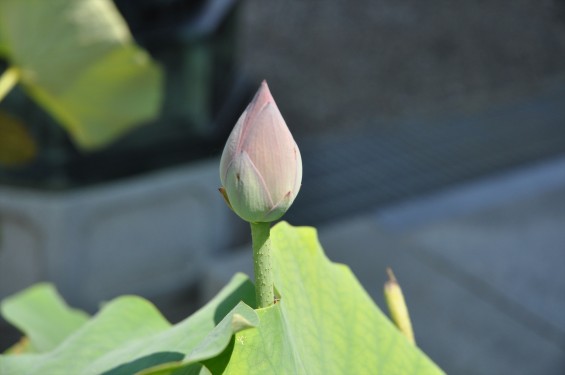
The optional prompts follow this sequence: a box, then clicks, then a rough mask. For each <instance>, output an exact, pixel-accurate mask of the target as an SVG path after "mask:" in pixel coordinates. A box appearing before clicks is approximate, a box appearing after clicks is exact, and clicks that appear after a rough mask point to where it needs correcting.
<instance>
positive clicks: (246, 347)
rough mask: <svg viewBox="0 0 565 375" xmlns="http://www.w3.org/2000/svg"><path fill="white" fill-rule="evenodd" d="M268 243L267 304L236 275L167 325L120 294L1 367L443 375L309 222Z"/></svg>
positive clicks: (283, 226) (154, 374) (112, 372)
mask: <svg viewBox="0 0 565 375" xmlns="http://www.w3.org/2000/svg"><path fill="white" fill-rule="evenodd" d="M272 244H273V269H274V276H275V287H276V288H277V291H278V292H279V294H280V297H281V299H280V301H279V302H278V303H277V304H275V305H273V306H270V307H268V308H265V309H258V310H253V309H252V308H250V307H249V306H248V305H247V304H249V305H251V306H253V305H254V298H253V295H254V290H253V286H252V285H251V284H250V282H249V280H248V279H247V278H245V277H244V276H241V275H238V276H236V277H235V278H234V279H233V280H232V281H231V282H230V284H229V285H228V286H227V287H226V288H225V289H224V290H223V291H222V292H221V293H220V294H219V295H218V296H217V297H216V298H214V300H212V301H211V302H210V303H209V304H208V305H207V306H206V307H204V308H203V309H202V310H201V311H199V312H197V313H196V314H195V315H193V316H192V317H190V318H187V319H186V320H185V321H183V322H181V323H179V324H177V325H175V326H171V325H170V324H169V323H168V322H167V321H166V320H165V319H164V318H163V317H162V316H161V315H160V314H159V313H158V312H157V311H156V310H155V308H154V307H153V306H152V305H151V304H149V303H148V302H147V301H145V300H143V299H140V298H137V297H122V298H119V299H117V300H115V301H113V302H111V303H109V304H108V305H107V306H106V307H105V308H104V309H103V310H102V311H101V312H100V313H99V314H98V315H97V316H95V317H94V318H93V319H92V320H90V321H89V322H88V323H86V324H84V325H83V326H82V327H80V328H79V329H78V330H77V331H75V333H73V334H72V335H70V336H69V337H68V338H67V339H66V340H65V341H64V342H62V343H61V344H60V345H59V346H57V347H56V348H55V349H54V350H52V351H50V352H46V353H43V354H33V355H32V354H26V355H20V356H0V373H1V374H10V375H11V374H14V375H19V374H30V373H31V374H33V373H40V374H58V373H73V374H74V373H77V374H100V373H103V372H104V371H106V372H107V375H116V374H132V373H135V372H136V371H139V370H141V372H140V373H139V374H143V375H179V374H202V373H209V372H211V373H213V374H250V375H253V374H314V375H315V374H387V375H388V374H392V375H394V374H403V375H404V374H441V373H442V371H441V370H440V369H439V368H438V367H437V366H436V365H435V364H434V363H433V362H432V361H431V360H430V359H429V358H428V357H426V355H425V354H423V353H422V352H421V351H420V350H419V349H418V348H417V347H416V346H414V345H412V344H410V343H409V342H408V341H407V340H406V339H405V337H404V336H403V335H402V334H401V333H400V332H399V331H398V330H397V329H396V327H394V326H393V325H392V323H391V322H390V321H389V320H388V318H386V317H385V316H384V314H383V313H382V312H381V311H380V310H379V309H378V307H377V306H376V305H375V304H374V303H373V301H372V300H371V298H370V297H369V296H368V295H367V293H366V292H365V291H364V290H363V288H362V287H361V285H360V284H359V282H358V281H357V280H356V279H355V277H354V276H353V274H352V273H351V271H350V270H349V268H347V267H346V266H344V265H338V264H334V263H332V262H330V261H329V260H328V259H327V258H326V256H325V255H324V253H323V250H322V248H321V246H320V244H319V243H318V240H317V237H316V232H315V230H314V229H313V228H294V227H291V226H290V225H288V224H287V223H280V224H278V225H277V226H275V227H274V228H273V230H272ZM240 300H243V301H244V302H245V303H243V302H239V301H240ZM246 303H247V304H246ZM230 310H231V311H230ZM253 327H254V328H253ZM181 358H182V360H181ZM167 362H168V363H167ZM202 365H205V366H206V367H203V366H202ZM148 367H149V368H148Z"/></svg>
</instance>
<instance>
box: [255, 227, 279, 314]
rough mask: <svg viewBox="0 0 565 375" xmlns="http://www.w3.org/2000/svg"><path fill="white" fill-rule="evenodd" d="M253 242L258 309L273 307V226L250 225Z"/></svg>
mask: <svg viewBox="0 0 565 375" xmlns="http://www.w3.org/2000/svg"><path fill="white" fill-rule="evenodd" d="M250 224H251V239H252V241H253V267H254V271H255V295H256V298H257V307H258V308H262V307H267V306H271V305H272V304H273V302H274V299H275V293H274V291H273V268H272V266H271V237H270V231H271V228H270V227H271V224H270V223H250Z"/></svg>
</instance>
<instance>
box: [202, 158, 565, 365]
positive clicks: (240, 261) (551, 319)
mask: <svg viewBox="0 0 565 375" xmlns="http://www.w3.org/2000/svg"><path fill="white" fill-rule="evenodd" d="M319 233H320V240H321V243H322V245H323V246H324V248H325V250H326V252H327V254H328V256H329V258H330V259H332V260H334V261H337V262H341V263H345V264H347V265H349V266H350V267H351V269H352V270H353V272H354V273H355V274H356V275H357V277H358V278H359V280H360V282H361V283H362V284H363V285H364V287H365V288H366V289H367V291H368V292H369V293H370V294H371V296H373V298H374V299H375V301H376V302H377V303H378V304H379V306H381V307H384V306H385V305H384V301H383V298H382V285H383V282H384V280H385V279H386V275H385V268H386V266H391V267H392V268H393V269H394V271H395V273H396V276H397V278H398V280H399V282H400V283H401V285H402V287H403V290H404V293H405V295H406V298H407V303H408V307H409V309H410V312H411V314H412V319H413V324H414V327H415V334H416V339H417V342H418V345H419V346H420V347H421V348H422V349H423V350H424V351H425V352H426V353H427V354H428V355H429V356H430V357H431V358H432V359H434V360H435V361H436V362H437V363H438V364H439V365H440V366H441V367H442V368H443V369H444V370H445V371H446V372H447V373H450V374H485V375H498V374H524V375H526V374H540V375H542V374H547V375H554V374H560V373H564V372H565V329H564V325H563V324H564V319H563V317H564V316H565V315H564V314H563V311H565V273H564V272H563V268H564V266H565V158H557V159H553V160H550V161H545V162H542V163H538V164H537V165H532V166H529V167H527V168H523V169H520V170H513V171H509V172H503V173H500V174H498V175H496V176H495V177H491V178H488V179H482V180H478V181H474V182H472V183H469V184H466V185H462V186H459V187H454V188H451V189H449V190H445V191H441V192H437V193H435V194H433V195H430V196H427V197H422V198H419V199H417V200H412V201H409V202H405V203H403V204H399V205H395V206H391V207H387V208H382V209H379V210H378V211H377V212H373V213H371V214H367V215H363V216H358V217H355V218H350V219H346V220H342V221H338V222H334V223H332V224H329V225H325V226H323V227H321V228H319ZM236 271H243V272H246V273H248V274H251V272H252V264H251V254H250V252H249V251H247V250H246V248H243V249H241V250H240V251H239V252H236V253H234V255H232V256H231V257H230V258H225V257H223V258H222V259H218V261H217V262H216V263H215V266H214V267H213V268H210V273H209V274H208V276H207V282H206V283H204V290H203V298H204V299H206V298H208V296H209V295H211V294H212V293H213V292H215V291H216V290H217V289H219V288H220V287H221V285H223V284H224V283H226V282H227V280H229V277H230V276H231V275H232V274H233V273H234V272H236Z"/></svg>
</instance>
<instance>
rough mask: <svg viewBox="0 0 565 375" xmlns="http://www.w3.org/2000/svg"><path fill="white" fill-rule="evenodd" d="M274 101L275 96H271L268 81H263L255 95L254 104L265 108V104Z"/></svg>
mask: <svg viewBox="0 0 565 375" xmlns="http://www.w3.org/2000/svg"><path fill="white" fill-rule="evenodd" d="M274 101H275V100H274V99H273V95H271V90H269V85H267V81H266V80H263V81H262V82H261V85H260V86H259V89H258V90H257V93H256V94H255V97H254V98H253V102H255V103H259V104H260V107H263V106H264V105H265V104H267V103H269V102H274Z"/></svg>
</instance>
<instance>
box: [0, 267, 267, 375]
mask: <svg viewBox="0 0 565 375" xmlns="http://www.w3.org/2000/svg"><path fill="white" fill-rule="evenodd" d="M240 300H244V301H246V302H247V303H249V304H251V305H253V304H254V302H255V301H254V288H253V285H252V284H251V282H250V281H249V280H248V279H247V277H246V276H244V275H236V276H235V277H234V278H233V279H232V281H231V282H230V283H229V284H228V285H227V286H226V287H225V288H224V289H223V290H222V291H221V292H220V293H219V294H218V295H217V296H216V297H215V298H214V299H213V300H212V301H210V303H208V304H207V305H206V306H205V307H203V308H202V309H200V310H199V311H198V312H196V313H195V314H194V315H192V316H191V317H189V318H187V319H185V320H184V321H182V322H180V323H178V324H176V325H174V326H171V324H170V323H169V322H167V321H166V320H165V318H163V316H162V315H161V314H160V313H159V312H158V311H157V309H156V308H155V307H154V306H153V305H152V304H151V303H150V302H148V301H146V300H144V299H142V298H139V297H134V296H125V297H120V298H117V299H115V300H113V301H111V302H109V303H107V304H106V305H105V306H104V308H103V309H102V310H101V311H100V313H98V314H97V315H96V316H94V317H93V318H92V319H91V320H90V321H88V322H87V323H86V324H84V325H83V326H82V327H80V328H79V329H78V330H77V331H76V332H75V333H74V334H72V335H71V336H69V337H68V339H67V340H65V341H64V342H62V343H61V344H60V345H59V346H57V347H56V348H55V349H54V350H52V351H49V352H45V353H42V354H24V355H15V356H14V355H12V356H11V355H2V356H0V374H3V375H4V374H6V375H20V374H101V373H103V372H105V371H114V373H117V374H119V373H127V371H128V368H129V369H132V368H134V369H139V368H140V367H139V366H140V364H141V363H145V365H146V366H152V365H155V364H158V363H160V362H162V361H163V360H165V359H164V357H166V358H171V356H172V357H175V355H176V353H177V354H178V353H180V355H181V356H182V357H184V356H185V355H187V354H189V355H190V356H189V359H192V361H191V362H190V363H191V364H193V366H192V368H193V369H198V370H199V369H200V367H201V365H200V364H198V363H197V362H198V361H202V360H204V359H207V358H209V357H215V356H218V355H219V354H220V353H222V351H224V349H225V348H226V347H227V346H228V344H229V342H230V339H231V338H232V336H233V334H234V333H235V332H237V331H238V330H242V329H246V328H248V327H251V326H254V325H257V323H258V320H257V316H256V313H255V312H254V310H253V309H252V308H250V307H249V306H247V305H246V304H245V303H240ZM15 301H16V302H17V298H16V299H15ZM218 323H219V324H218ZM214 327H216V328H214ZM191 353H192V354H191ZM144 361H145V362H144ZM124 371H125V372H124ZM111 373H112V372H110V374H111Z"/></svg>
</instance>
